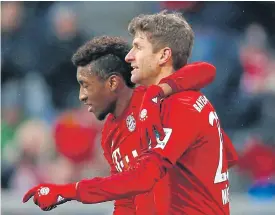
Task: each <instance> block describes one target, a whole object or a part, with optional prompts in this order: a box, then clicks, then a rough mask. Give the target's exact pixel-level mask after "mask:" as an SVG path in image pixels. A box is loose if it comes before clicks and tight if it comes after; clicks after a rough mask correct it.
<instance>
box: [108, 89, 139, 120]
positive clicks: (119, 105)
mask: <svg viewBox="0 0 275 215" xmlns="http://www.w3.org/2000/svg"><path fill="white" fill-rule="evenodd" d="M133 91H134V90H133V89H130V88H128V87H126V86H125V87H124V88H123V89H122V90H121V92H120V96H119V98H118V100H117V102H116V108H115V111H114V113H113V114H114V117H115V118H118V117H120V116H121V115H122V114H123V112H124V110H125V109H126V108H127V107H128V106H129V103H130V101H131V98H132V94H133Z"/></svg>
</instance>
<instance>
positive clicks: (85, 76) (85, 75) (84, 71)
mask: <svg viewBox="0 0 275 215" xmlns="http://www.w3.org/2000/svg"><path fill="white" fill-rule="evenodd" d="M93 76H94V75H93V74H92V72H91V71H90V70H89V67H88V66H83V67H82V66H79V67H77V73H76V78H77V80H78V81H84V82H89V81H90V80H91V79H93Z"/></svg>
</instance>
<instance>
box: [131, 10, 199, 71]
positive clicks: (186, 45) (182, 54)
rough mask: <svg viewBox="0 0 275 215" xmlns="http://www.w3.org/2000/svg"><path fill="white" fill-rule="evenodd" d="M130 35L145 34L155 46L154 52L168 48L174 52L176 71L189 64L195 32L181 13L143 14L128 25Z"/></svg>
mask: <svg viewBox="0 0 275 215" xmlns="http://www.w3.org/2000/svg"><path fill="white" fill-rule="evenodd" d="M128 31H129V33H130V34H131V35H132V36H134V35H135V34H136V33H137V32H138V31H141V32H144V33H146V34H147V36H148V40H149V41H150V42H151V43H152V45H153V51H154V52H156V51H159V50H160V49H161V48H164V47H165V46H168V47H169V48H171V50H172V59H173V67H174V69H175V70H177V69H179V68H181V67H182V66H184V65H185V64H187V60H188V58H189V56H190V55H191V51H192V48H193V43H194V32H193V30H192V28H191V26H190V25H189V24H188V22H187V21H186V20H185V18H184V17H183V16H182V15H181V14H180V13H175V12H174V13H167V11H161V12H160V13H156V14H150V15H144V14H141V15H139V16H137V17H135V18H133V19H132V21H131V22H130V23H129V25H128Z"/></svg>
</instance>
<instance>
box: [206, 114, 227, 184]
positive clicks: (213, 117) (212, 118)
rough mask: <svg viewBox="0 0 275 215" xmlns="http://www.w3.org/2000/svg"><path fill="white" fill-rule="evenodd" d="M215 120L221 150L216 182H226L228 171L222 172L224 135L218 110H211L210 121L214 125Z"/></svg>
mask: <svg viewBox="0 0 275 215" xmlns="http://www.w3.org/2000/svg"><path fill="white" fill-rule="evenodd" d="M214 121H216V123H217V128H218V132H219V139H220V152H219V163H218V168H217V171H216V175H215V179H214V183H215V184H217V183H221V182H224V181H226V180H227V179H228V171H227V172H223V173H222V161H223V137H222V132H221V126H220V122H219V118H218V116H217V113H216V112H213V111H211V112H210V113H209V123H210V125H212V126H214Z"/></svg>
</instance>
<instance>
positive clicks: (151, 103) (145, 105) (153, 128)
mask: <svg viewBox="0 0 275 215" xmlns="http://www.w3.org/2000/svg"><path fill="white" fill-rule="evenodd" d="M163 97H164V92H163V90H162V88H161V87H159V86H157V85H152V86H150V87H148V88H147V91H146V93H145V94H144V97H143V100H142V105H141V108H140V112H139V128H140V135H141V141H142V143H146V142H147V143H149V141H152V142H155V141H156V133H155V132H157V133H158V135H159V139H160V140H162V139H163V138H164V137H165V133H164V130H163V127H162V123H161V118H160V104H161V99H162V98H163Z"/></svg>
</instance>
